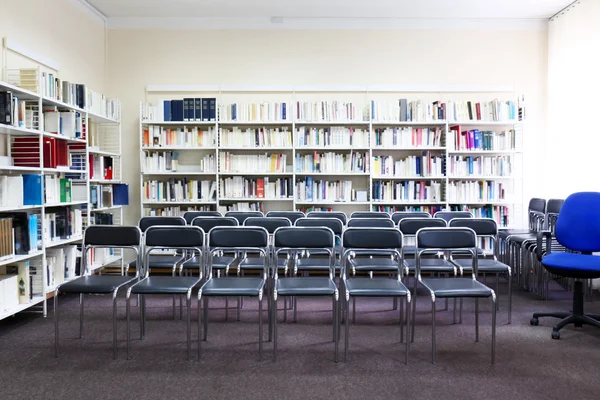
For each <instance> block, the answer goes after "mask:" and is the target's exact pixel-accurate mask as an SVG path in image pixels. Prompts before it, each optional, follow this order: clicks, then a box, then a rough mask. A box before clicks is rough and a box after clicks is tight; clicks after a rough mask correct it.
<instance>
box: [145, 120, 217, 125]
mask: <svg viewBox="0 0 600 400" xmlns="http://www.w3.org/2000/svg"><path fill="white" fill-rule="evenodd" d="M216 123H217V122H216V121H154V122H151V121H142V125H177V126H184V125H185V126H209V125H216Z"/></svg>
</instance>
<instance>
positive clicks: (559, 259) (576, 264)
mask: <svg viewBox="0 0 600 400" xmlns="http://www.w3.org/2000/svg"><path fill="white" fill-rule="evenodd" d="M542 265H543V266H544V268H546V269H547V270H548V272H550V273H552V274H555V275H559V276H564V277H567V278H579V279H595V278H600V257H599V256H592V255H588V254H575V253H564V252H563V253H550V254H548V255H547V256H545V257H544V258H542Z"/></svg>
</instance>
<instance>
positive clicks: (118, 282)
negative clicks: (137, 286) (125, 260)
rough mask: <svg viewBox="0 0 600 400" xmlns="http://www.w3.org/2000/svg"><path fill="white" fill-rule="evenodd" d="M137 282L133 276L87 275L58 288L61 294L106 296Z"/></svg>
mask: <svg viewBox="0 0 600 400" xmlns="http://www.w3.org/2000/svg"><path fill="white" fill-rule="evenodd" d="M136 280H137V277H135V276H120V275H88V276H82V277H79V278H77V279H74V280H72V281H71V282H67V283H64V284H62V285H60V286H59V291H60V292H61V293H84V294H85V293H94V294H108V293H112V292H114V291H115V290H116V289H118V288H120V287H121V286H124V285H127V284H128V283H131V282H134V281H136Z"/></svg>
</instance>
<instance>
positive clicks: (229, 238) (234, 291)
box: [198, 226, 269, 360]
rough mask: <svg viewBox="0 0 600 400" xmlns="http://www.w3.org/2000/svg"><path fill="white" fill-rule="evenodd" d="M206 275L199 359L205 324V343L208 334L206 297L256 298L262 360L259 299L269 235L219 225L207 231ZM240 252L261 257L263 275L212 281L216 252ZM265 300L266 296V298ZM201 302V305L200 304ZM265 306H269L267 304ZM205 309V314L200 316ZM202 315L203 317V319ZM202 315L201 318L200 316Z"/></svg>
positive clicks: (263, 231) (255, 229)
mask: <svg viewBox="0 0 600 400" xmlns="http://www.w3.org/2000/svg"><path fill="white" fill-rule="evenodd" d="M208 249H209V252H208V263H207V264H208V275H207V280H206V282H205V283H204V285H202V287H201V288H200V290H199V291H198V359H200V356H201V345H200V343H201V340H202V329H201V324H200V321H201V320H203V321H204V336H203V337H204V340H206V338H207V335H208V305H209V304H208V299H209V297H213V296H218V297H230V296H231V297H238V298H239V297H242V296H243V297H256V298H257V299H258V355H259V359H260V360H262V348H263V323H262V320H263V312H262V299H263V291H264V289H265V284H266V282H267V273H268V266H269V262H268V259H269V253H268V251H269V232H267V230H266V229H265V228H261V227H255V226H234V227H230V226H227V227H225V226H218V227H215V228H213V229H211V230H210V232H208ZM233 249H235V250H240V251H245V252H250V253H258V254H260V257H261V258H262V262H263V264H262V272H261V274H260V275H259V276H258V277H246V276H237V277H231V276H227V277H223V278H218V279H215V278H213V272H212V259H213V256H214V255H215V254H216V253H217V252H219V251H228V250H233ZM267 298H268V296H267ZM202 302H204V305H202ZM267 306H268V305H267ZM202 308H204V313H202ZM202 314H204V315H203V316H202ZM201 316H202V317H201Z"/></svg>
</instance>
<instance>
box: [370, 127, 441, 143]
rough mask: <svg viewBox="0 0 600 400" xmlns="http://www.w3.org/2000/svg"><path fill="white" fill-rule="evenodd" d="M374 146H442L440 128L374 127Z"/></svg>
mask: <svg viewBox="0 0 600 400" xmlns="http://www.w3.org/2000/svg"><path fill="white" fill-rule="evenodd" d="M373 132H374V134H375V147H380V148H384V149H386V148H389V147H399V148H411V147H440V146H442V145H443V144H442V129H441V128H439V127H437V128H413V127H410V126H407V127H402V128H377V129H374V131H373Z"/></svg>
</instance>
